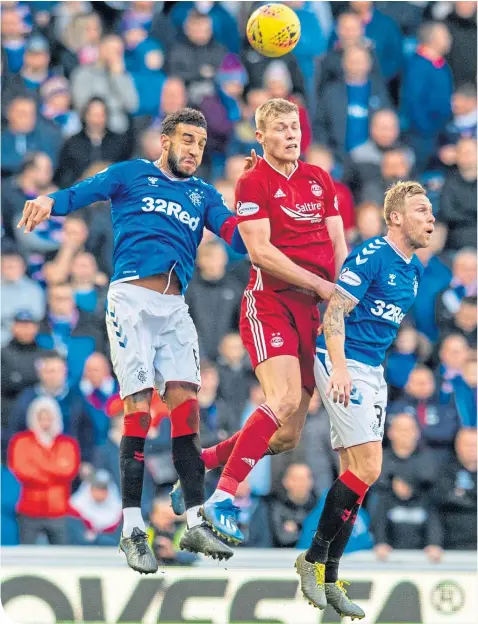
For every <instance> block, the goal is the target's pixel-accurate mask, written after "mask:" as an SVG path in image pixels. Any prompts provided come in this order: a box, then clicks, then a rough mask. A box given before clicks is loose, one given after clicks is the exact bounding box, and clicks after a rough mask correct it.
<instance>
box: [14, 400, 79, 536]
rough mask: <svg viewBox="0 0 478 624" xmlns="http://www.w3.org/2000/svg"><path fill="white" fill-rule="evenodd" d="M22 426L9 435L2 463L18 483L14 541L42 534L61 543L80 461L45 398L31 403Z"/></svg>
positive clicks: (59, 417)
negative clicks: (17, 533) (17, 531)
mask: <svg viewBox="0 0 478 624" xmlns="http://www.w3.org/2000/svg"><path fill="white" fill-rule="evenodd" d="M27 428H28V431H25V432H23V433H18V434H16V435H15V436H13V438H12V440H11V442H10V445H9V449H8V465H9V467H10V469H11V470H12V472H13V473H14V474H15V476H16V477H17V479H18V480H19V481H20V484H21V486H22V491H21V495H20V500H19V502H18V506H17V512H18V521H19V527H20V543H21V544H35V543H36V541H37V538H38V536H39V535H40V534H45V535H46V537H47V539H48V542H49V543H50V544H58V545H60V544H66V543H67V530H66V514H67V510H68V500H69V497H70V493H71V483H72V481H73V479H74V478H75V476H76V474H77V473H78V468H79V465H80V452H79V447H78V443H77V442H76V440H74V439H73V438H72V437H70V436H67V435H63V434H62V431H63V425H62V415H61V412H60V409H59V407H58V404H57V402H56V401H54V400H53V399H51V398H49V397H40V398H38V399H36V400H34V401H33V402H32V403H31V405H30V406H29V409H28V413H27Z"/></svg>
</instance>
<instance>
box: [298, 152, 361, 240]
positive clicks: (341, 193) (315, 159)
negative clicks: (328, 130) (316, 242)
mask: <svg viewBox="0 0 478 624" xmlns="http://www.w3.org/2000/svg"><path fill="white" fill-rule="evenodd" d="M306 162H308V163H309V164H310V165H316V166H317V167H320V168H321V169H324V171H327V173H328V174H330V175H332V173H333V169H334V165H335V163H334V155H333V154H332V152H331V151H330V150H329V149H327V147H325V146H322V145H311V146H310V147H309V149H308V150H307V157H306ZM334 186H335V190H336V193H337V198H338V200H339V212H340V216H341V217H342V221H343V224H344V230H345V235H346V237H347V239H348V240H350V238H351V236H352V235H353V234H354V231H355V209H354V198H353V196H352V193H351V192H350V189H349V188H348V187H347V186H346V185H345V184H343V183H342V182H339V181H338V180H334Z"/></svg>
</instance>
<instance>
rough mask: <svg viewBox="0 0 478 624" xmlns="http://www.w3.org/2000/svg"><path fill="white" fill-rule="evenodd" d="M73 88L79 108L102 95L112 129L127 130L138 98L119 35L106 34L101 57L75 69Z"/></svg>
mask: <svg viewBox="0 0 478 624" xmlns="http://www.w3.org/2000/svg"><path fill="white" fill-rule="evenodd" d="M71 92H72V95H73V102H74V104H75V108H76V109H78V110H85V109H86V107H87V104H88V103H89V102H90V101H91V100H92V99H93V98H100V99H101V100H103V101H104V102H105V105H106V106H107V108H108V112H109V115H108V125H109V129H110V130H111V131H112V132H115V133H119V134H121V133H124V132H126V131H127V130H128V128H129V119H128V115H129V114H131V113H134V112H135V111H136V110H137V108H138V104H139V101H138V93H137V91H136V88H135V86H134V83H133V79H132V77H131V75H130V74H129V73H128V72H127V71H126V69H125V65H124V45H123V40H122V39H120V37H117V36H116V35H109V36H107V37H104V38H103V39H102V41H101V43H100V49H99V56H98V61H97V62H96V63H94V64H91V65H84V66H81V67H77V68H76V69H75V70H74V71H73V73H72V76H71ZM96 160H99V159H96Z"/></svg>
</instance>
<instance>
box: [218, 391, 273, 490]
mask: <svg viewBox="0 0 478 624" xmlns="http://www.w3.org/2000/svg"><path fill="white" fill-rule="evenodd" d="M279 425H280V423H279V421H278V420H277V418H276V416H275V414H274V412H273V411H272V410H271V408H270V407H269V406H268V405H266V404H265V403H263V404H262V405H261V406H260V407H258V408H257V409H256V411H255V412H254V413H253V414H252V416H251V417H250V418H249V419H248V420H247V422H246V424H245V425H244V427H243V428H242V429H241V431H240V432H239V434H240V435H239V436H238V439H237V442H236V444H235V446H234V449H233V451H232V453H231V456H230V457H229V459H228V460H227V463H226V466H225V468H224V471H223V473H222V475H221V478H220V479H219V483H218V484H217V489H218V490H222V491H223V492H229V494H235V493H236V491H237V488H238V486H239V483H241V482H242V481H244V479H245V478H246V477H247V475H248V474H249V473H250V472H251V470H252V469H253V468H254V466H255V465H256V463H257V462H258V461H259V460H260V459H261V457H263V456H264V453H265V452H266V451H267V447H268V445H269V440H270V439H271V438H272V436H273V435H274V433H275V432H276V431H277V429H278V428H279Z"/></svg>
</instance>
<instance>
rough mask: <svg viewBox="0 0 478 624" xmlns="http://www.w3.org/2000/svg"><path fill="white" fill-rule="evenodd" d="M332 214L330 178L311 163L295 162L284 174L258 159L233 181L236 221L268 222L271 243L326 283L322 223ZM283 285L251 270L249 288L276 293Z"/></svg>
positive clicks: (326, 241) (328, 271)
mask: <svg viewBox="0 0 478 624" xmlns="http://www.w3.org/2000/svg"><path fill="white" fill-rule="evenodd" d="M338 215H339V205H338V200H337V195H336V193H335V187H334V183H333V182H332V178H331V177H330V176H329V174H328V173H327V172H326V171H324V170H323V169H321V168H320V167H317V166H316V165H309V164H307V163H305V162H302V161H300V160H299V161H298V164H297V167H296V168H295V169H294V171H293V172H292V173H291V174H290V175H289V176H286V175H285V174H283V173H281V172H280V171H278V170H277V169H275V168H274V167H272V165H270V164H269V163H268V162H267V161H266V160H265V159H264V158H262V159H260V160H259V161H258V163H257V165H256V166H255V167H254V169H252V170H250V171H246V172H245V173H244V174H243V175H242V176H241V177H240V178H239V180H238V181H237V185H236V216H237V220H238V222H239V223H242V222H243V221H252V220H256V219H269V220H270V224H271V238H270V240H271V243H272V244H273V245H274V246H275V247H277V248H278V249H280V251H282V253H284V254H285V255H286V256H287V257H288V258H290V259H291V260H293V261H294V262H295V263H296V264H298V265H299V266H301V267H303V268H304V269H307V270H308V271H310V272H311V273H314V274H315V275H319V276H320V277H323V278H324V279H326V280H329V281H333V280H334V277H335V275H334V273H335V266H334V248H333V245H332V241H331V240H330V237H329V234H328V231H327V226H326V225H325V219H326V218H327V217H332V216H338ZM288 286H290V285H289V284H287V283H286V282H284V281H282V280H280V279H277V278H276V277H273V276H272V275H269V274H267V273H265V272H264V271H260V269H256V268H255V267H254V266H253V267H252V268H251V279H250V282H249V288H254V289H262V288H267V289H272V290H279V289H283V288H287V287H288Z"/></svg>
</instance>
